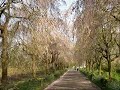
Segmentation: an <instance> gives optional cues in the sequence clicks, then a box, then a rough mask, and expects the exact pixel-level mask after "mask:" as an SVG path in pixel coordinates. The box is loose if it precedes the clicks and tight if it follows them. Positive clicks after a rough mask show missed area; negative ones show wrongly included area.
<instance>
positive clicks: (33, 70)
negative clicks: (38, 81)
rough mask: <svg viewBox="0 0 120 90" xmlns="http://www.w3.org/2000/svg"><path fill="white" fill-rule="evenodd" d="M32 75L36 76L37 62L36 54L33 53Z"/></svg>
mask: <svg viewBox="0 0 120 90" xmlns="http://www.w3.org/2000/svg"><path fill="white" fill-rule="evenodd" d="M32 75H33V78H35V77H36V64H35V56H34V55H32Z"/></svg>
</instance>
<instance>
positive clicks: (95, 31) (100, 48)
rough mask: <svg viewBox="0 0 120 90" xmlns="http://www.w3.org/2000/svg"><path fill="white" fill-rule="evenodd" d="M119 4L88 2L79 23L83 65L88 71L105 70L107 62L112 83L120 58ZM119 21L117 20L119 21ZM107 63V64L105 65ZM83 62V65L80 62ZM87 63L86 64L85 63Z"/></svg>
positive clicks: (86, 1)
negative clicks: (96, 68)
mask: <svg viewBox="0 0 120 90" xmlns="http://www.w3.org/2000/svg"><path fill="white" fill-rule="evenodd" d="M119 3H120V2H119V1H117V0H115V1H114V0H109V1H108V0H100V1H98V0H96V1H94V2H93V0H89V1H88V0H85V1H84V4H83V6H84V7H85V9H83V11H82V12H83V13H82V14H81V16H80V15H79V17H78V18H77V19H76V22H75V26H76V28H77V32H79V33H77V34H78V35H77V36H78V37H77V42H79V43H77V44H78V45H77V47H76V48H78V47H79V51H80V52H81V53H80V55H81V57H83V58H81V57H80V60H82V61H81V62H83V61H85V62H86V68H87V70H88V71H91V70H93V69H94V68H95V67H99V68H98V69H99V75H101V67H102V63H103V62H107V67H108V75H109V79H110V78H111V71H112V65H111V63H112V61H114V60H115V59H116V58H118V57H120V52H119V44H118V43H119V41H120V37H119V36H120V30H119V28H120V27H119V18H118V17H119V15H118V11H119V9H120V7H119ZM116 17H117V18H116ZM104 60H106V61H104ZM79 62H80V61H79ZM85 62H84V63H85Z"/></svg>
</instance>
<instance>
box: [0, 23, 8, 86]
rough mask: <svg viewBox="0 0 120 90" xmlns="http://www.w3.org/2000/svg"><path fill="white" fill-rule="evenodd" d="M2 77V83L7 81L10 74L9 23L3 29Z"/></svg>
mask: <svg viewBox="0 0 120 90" xmlns="http://www.w3.org/2000/svg"><path fill="white" fill-rule="evenodd" d="M1 34H2V53H1V58H2V61H1V63H2V78H1V83H2V84H6V83H7V76H8V31H7V25H5V26H4V30H2V33H1Z"/></svg>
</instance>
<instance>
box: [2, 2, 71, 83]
mask: <svg viewBox="0 0 120 90" xmlns="http://www.w3.org/2000/svg"><path fill="white" fill-rule="evenodd" d="M58 1H59V0H58ZM56 2H57V0H35V1H33V0H2V1H0V31H1V33H0V37H1V44H2V45H1V69H2V77H1V82H2V84H6V83H7V81H8V72H9V71H8V69H9V68H13V69H14V68H15V69H17V71H18V70H21V72H22V73H25V74H26V73H32V76H33V77H34V78H35V77H36V73H37V71H40V70H41V69H43V71H44V72H45V74H47V73H49V72H50V70H53V71H55V70H56V69H63V68H64V67H65V66H67V65H68V64H66V62H68V60H69V59H70V58H71V57H72V53H67V52H71V47H70V43H69V39H68V37H67V36H66V35H65V33H64V30H65V25H66V24H65V22H64V21H63V20H62V19H60V18H59V17H55V16H59V15H60V14H59V9H58V8H57V7H56V6H55V3H56ZM56 33H57V35H56ZM69 63H70V61H69Z"/></svg>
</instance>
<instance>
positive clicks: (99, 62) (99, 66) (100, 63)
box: [99, 60, 101, 76]
mask: <svg viewBox="0 0 120 90" xmlns="http://www.w3.org/2000/svg"><path fill="white" fill-rule="evenodd" d="M99 75H100V76H101V60H100V62H99Z"/></svg>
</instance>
